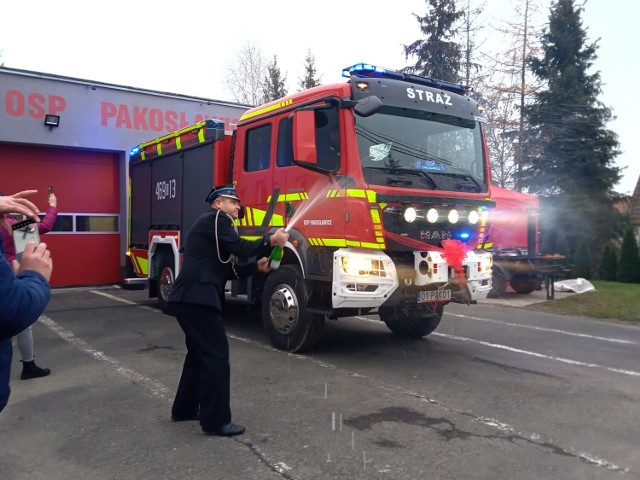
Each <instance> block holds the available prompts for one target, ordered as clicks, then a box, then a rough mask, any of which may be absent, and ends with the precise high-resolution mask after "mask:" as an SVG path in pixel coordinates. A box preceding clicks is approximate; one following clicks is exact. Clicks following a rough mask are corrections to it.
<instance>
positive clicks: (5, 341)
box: [0, 227, 51, 411]
mask: <svg viewBox="0 0 640 480" xmlns="http://www.w3.org/2000/svg"><path fill="white" fill-rule="evenodd" d="M0 228H1V227H0ZM50 294H51V289H50V287H49V284H48V283H47V280H46V279H45V278H44V277H43V276H42V275H40V274H39V273H37V272H35V271H32V270H27V271H24V272H22V273H20V274H18V275H17V276H16V275H14V273H13V268H12V267H11V265H10V264H9V262H7V259H6V258H5V256H4V251H3V250H2V245H1V244H0V411H2V409H3V408H4V407H5V405H6V404H7V401H8V400H9V392H10V390H9V378H10V376H11V358H12V353H13V352H12V347H11V337H13V336H15V335H17V334H18V333H20V332H21V331H22V330H24V329H25V328H27V327H28V326H29V325H31V324H32V323H33V322H35V321H36V320H37V319H38V317H39V316H40V314H41V313H42V312H43V311H44V309H45V307H46V306H47V303H48V302H49V296H50Z"/></svg>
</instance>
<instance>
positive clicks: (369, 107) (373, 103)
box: [353, 96, 383, 117]
mask: <svg viewBox="0 0 640 480" xmlns="http://www.w3.org/2000/svg"><path fill="white" fill-rule="evenodd" d="M382 106H383V104H382V100H380V99H379V98H378V97H376V96H372V97H365V98H362V99H360V100H358V103H356V105H355V106H354V107H353V111H354V112H355V114H356V115H358V116H359V117H370V116H371V115H373V114H374V113H378V112H379V111H380V109H381V108H382Z"/></svg>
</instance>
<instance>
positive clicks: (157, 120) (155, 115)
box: [149, 108, 164, 132]
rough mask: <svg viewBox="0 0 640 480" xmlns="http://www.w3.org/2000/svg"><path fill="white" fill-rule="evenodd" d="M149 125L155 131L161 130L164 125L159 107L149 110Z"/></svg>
mask: <svg viewBox="0 0 640 480" xmlns="http://www.w3.org/2000/svg"><path fill="white" fill-rule="evenodd" d="M149 125H151V130H153V131H154V132H161V131H162V126H163V125H164V121H163V115H162V111H161V110H158V109H157V108H154V109H152V110H151V111H150V112H149Z"/></svg>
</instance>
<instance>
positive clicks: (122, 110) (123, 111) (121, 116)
mask: <svg viewBox="0 0 640 480" xmlns="http://www.w3.org/2000/svg"><path fill="white" fill-rule="evenodd" d="M115 126H116V127H117V128H123V127H124V128H129V129H131V128H132V124H131V115H129V109H128V108H127V106H126V105H119V106H118V114H117V115H116V125H115Z"/></svg>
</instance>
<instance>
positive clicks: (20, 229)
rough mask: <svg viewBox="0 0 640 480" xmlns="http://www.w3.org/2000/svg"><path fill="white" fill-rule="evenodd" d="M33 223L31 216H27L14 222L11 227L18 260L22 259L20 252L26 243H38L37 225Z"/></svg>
mask: <svg viewBox="0 0 640 480" xmlns="http://www.w3.org/2000/svg"><path fill="white" fill-rule="evenodd" d="M34 223H35V221H34V220H33V219H32V218H28V219H26V220H24V221H22V222H18V223H15V224H14V225H13V226H12V227H11V229H12V230H13V243H14V245H15V246H16V258H17V259H18V262H21V261H22V253H23V252H24V249H25V247H26V246H27V243H29V242H33V243H34V244H35V245H38V244H39V243H40V232H39V231H38V226H37V225H34Z"/></svg>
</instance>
